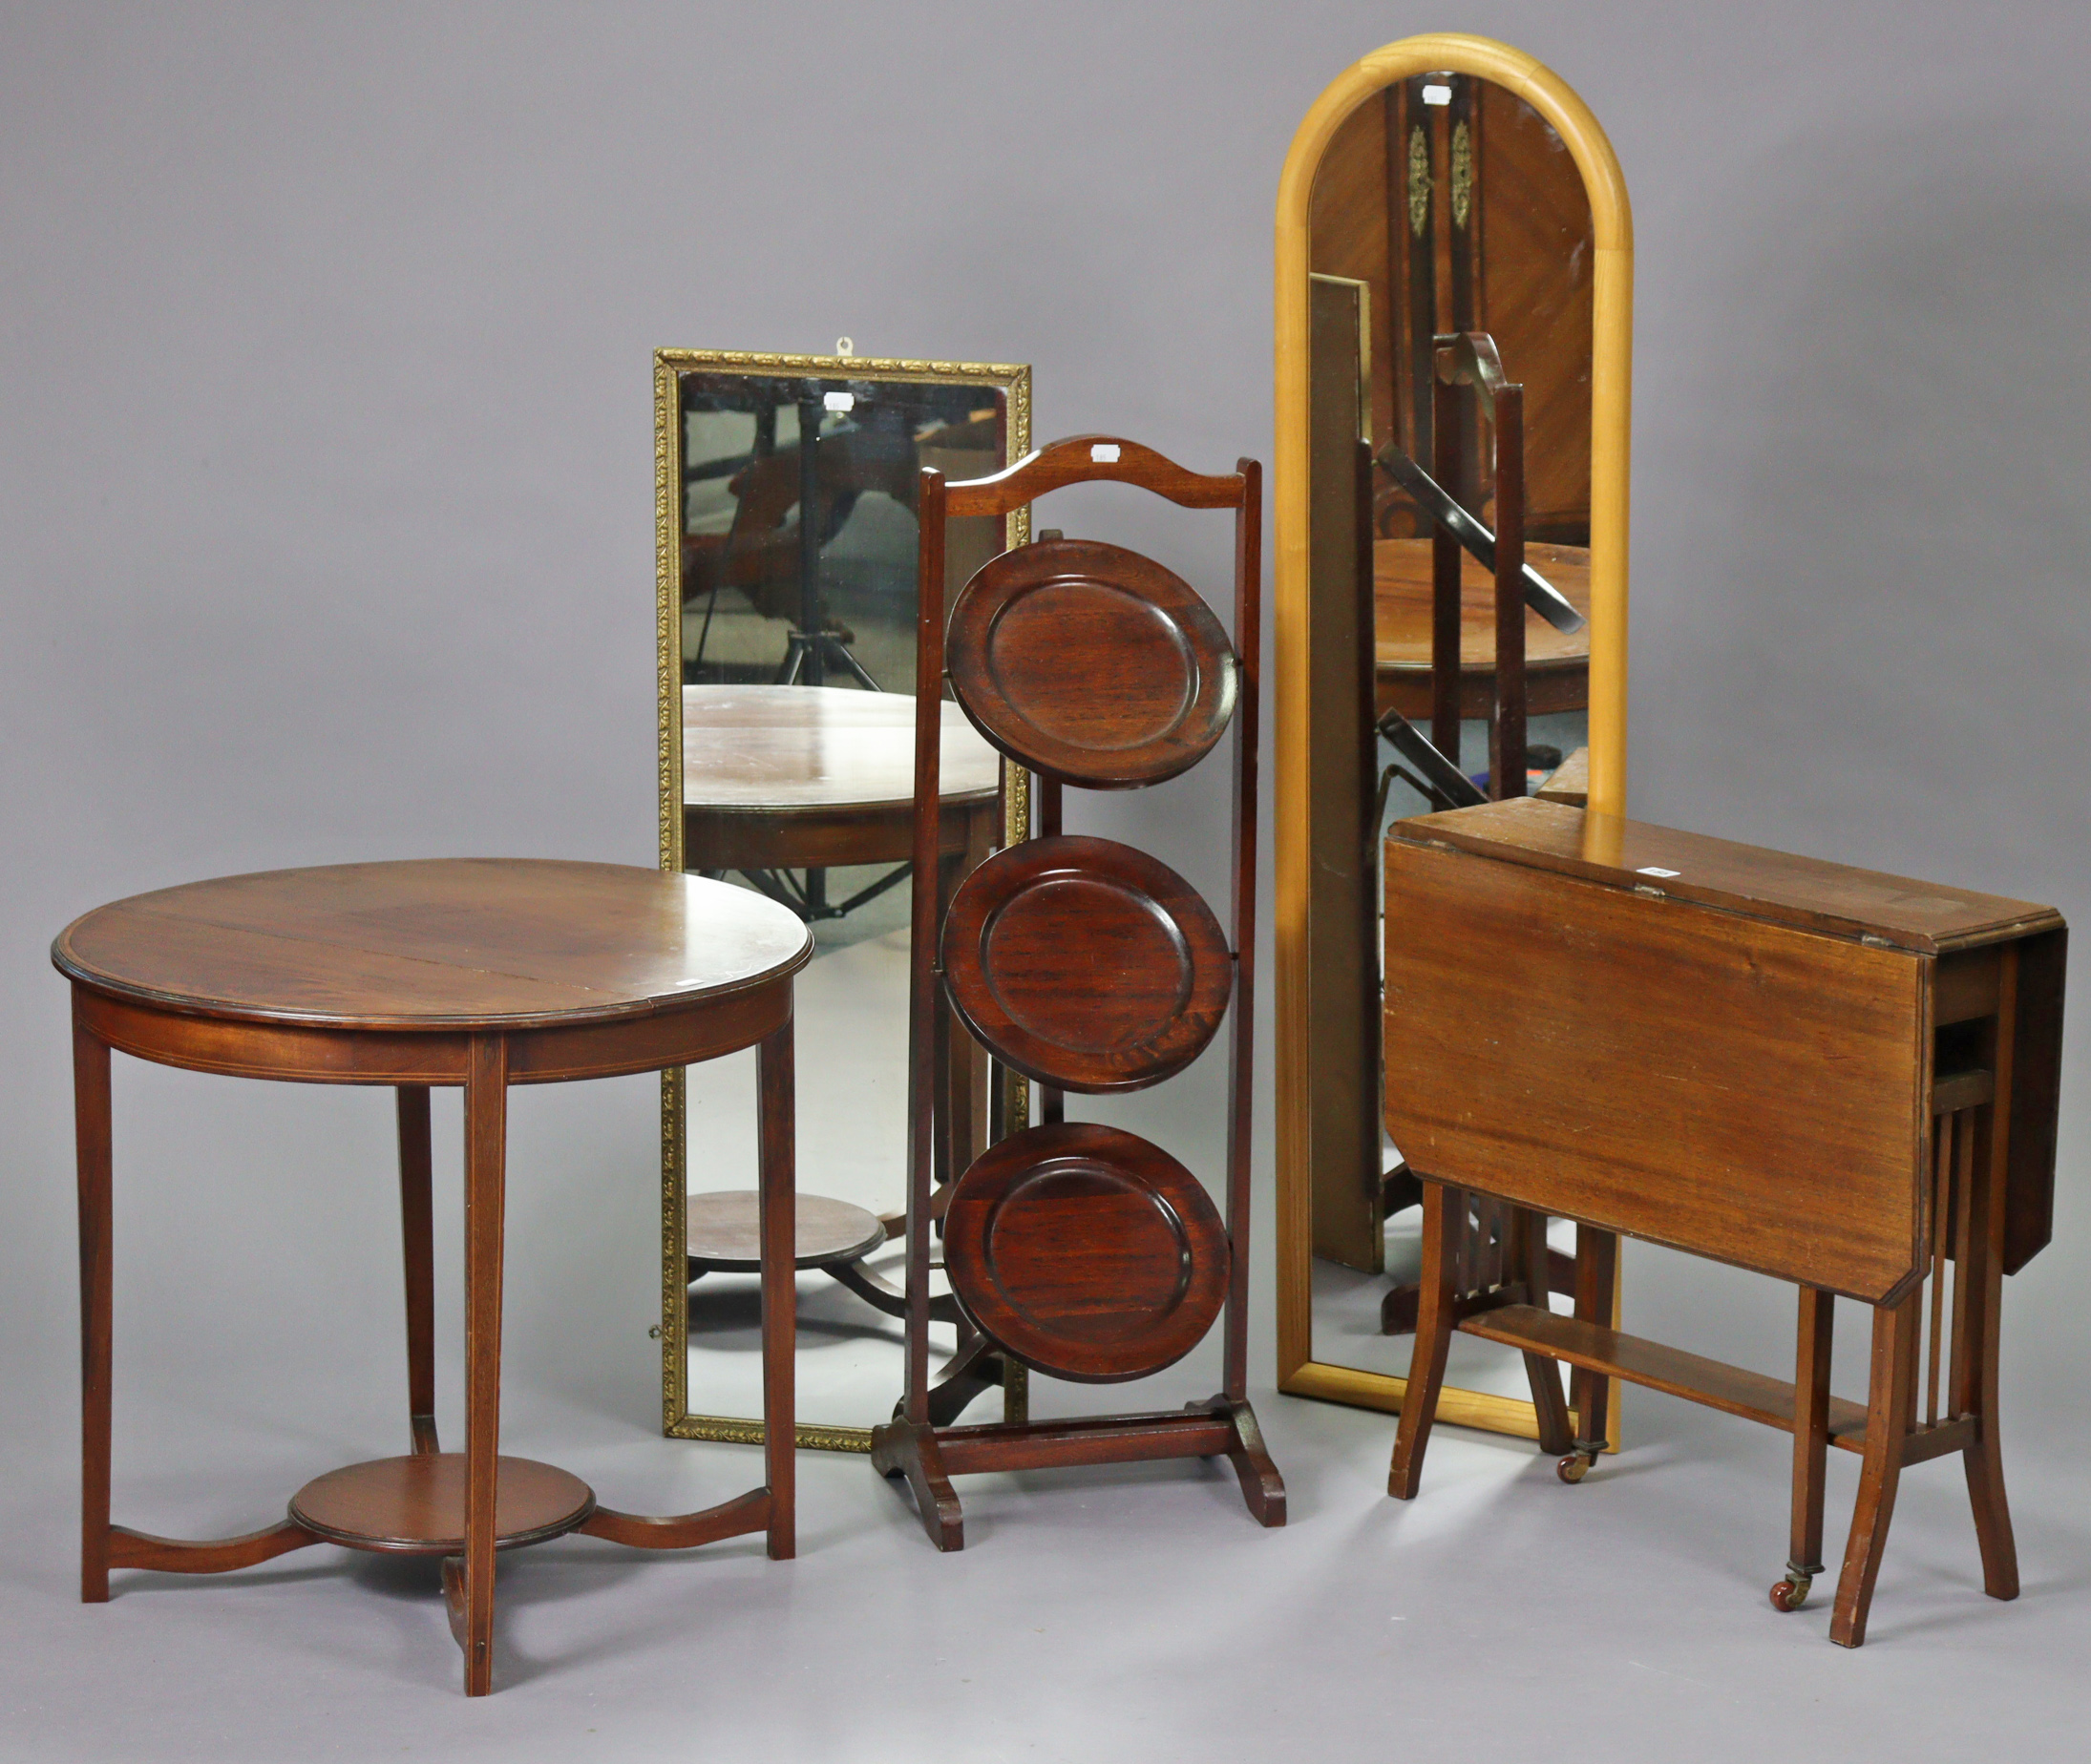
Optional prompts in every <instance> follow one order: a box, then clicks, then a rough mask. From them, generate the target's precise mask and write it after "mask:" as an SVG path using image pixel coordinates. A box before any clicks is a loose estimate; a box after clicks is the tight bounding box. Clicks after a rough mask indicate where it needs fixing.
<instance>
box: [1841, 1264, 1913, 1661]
mask: <svg viewBox="0 0 2091 1764" xmlns="http://www.w3.org/2000/svg"><path fill="white" fill-rule="evenodd" d="M1922 1296H1923V1294H1922V1292H1921V1290H1920V1291H1918V1292H1912V1293H1911V1295H1910V1296H1909V1297H1908V1298H1906V1299H1904V1300H1903V1301H1902V1303H1901V1304H1899V1305H1882V1306H1879V1307H1877V1308H1876V1309H1875V1311H1874V1313H1873V1369H1872V1375H1871V1376H1870V1377H1869V1380H1868V1393H1867V1417H1866V1457H1865V1460H1864V1462H1863V1463H1862V1464H1861V1466H1860V1469H1859V1498H1858V1502H1857V1503H1856V1504H1855V1505H1854V1506H1853V1508H1852V1511H1851V1541H1850V1542H1849V1543H1848V1544H1847V1545H1846V1546H1845V1552H1844V1573H1843V1575H1842V1577H1841V1578H1840V1579H1839V1581H1838V1583H1837V1608H1836V1610H1835V1612H1834V1613H1833V1614H1832V1616H1831V1618H1830V1622H1829V1639H1830V1640H1831V1641H1833V1642H1835V1643H1836V1644H1837V1645H1838V1646H1839V1647H1840V1648H1856V1647H1858V1646H1859V1644H1860V1643H1862V1642H1863V1641H1865V1640H1866V1613H1867V1609H1868V1607H1869V1606H1870V1605H1871V1604H1872V1602H1873V1583H1874V1581H1875V1580H1876V1579H1877V1578H1878V1577H1879V1575H1880V1565H1881V1557H1882V1556H1883V1555H1884V1554H1885V1553H1886V1551H1887V1548H1888V1524H1889V1521H1890V1520H1891V1519H1892V1518H1893V1517H1894V1513H1895V1488H1896V1485H1897V1483H1898V1482H1900V1481H1901V1479H1902V1451H1903V1442H1904V1440H1905V1439H1907V1438H1908V1437H1909V1433H1910V1418H1911V1405H1912V1404H1913V1403H1914V1401H1915V1398H1916V1363H1917V1353H1916V1350H1917V1305H1918V1302H1919V1300H1920V1299H1921V1298H1922Z"/></svg>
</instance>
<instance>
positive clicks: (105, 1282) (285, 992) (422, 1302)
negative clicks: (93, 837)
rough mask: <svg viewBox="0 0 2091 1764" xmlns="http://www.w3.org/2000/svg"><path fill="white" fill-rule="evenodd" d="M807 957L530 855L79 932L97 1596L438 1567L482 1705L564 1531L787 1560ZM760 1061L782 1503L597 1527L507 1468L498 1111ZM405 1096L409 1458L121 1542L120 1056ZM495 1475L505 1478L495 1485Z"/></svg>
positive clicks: (285, 877) (767, 1296) (767, 1393)
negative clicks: (126, 1587) (370, 1563)
mask: <svg viewBox="0 0 2091 1764" xmlns="http://www.w3.org/2000/svg"><path fill="white" fill-rule="evenodd" d="M812 951H813V942H812V939H811V937H810V936H809V935H808V934H807V931H806V928H805V926H804V925H803V924H802V923H801V922H800V921H799V920H798V918H797V917H796V916H794V915H793V914H792V913H790V912H789V911H787V910H786V909H785V908H783V907H780V906H778V905H776V904H775V903H773V902H771V901H768V900H765V899H763V898H762V897H761V896H759V895H756V894H752V893H749V892H748V891H747V890H745V889H738V888H733V887H729V885H727V884H725V883H720V882H708V881H706V880H704V879H703V878H701V877H697V876H685V875H665V874H663V873H661V872H658V871H653V870H637V869H629V868H625V867H623V866H621V865H609V864H573V863H553V862H543V861H532V860H522V859H483V860H482V859H459V860H442V861H433V862H422V863H389V864H345V865H338V866H330V867H328V868H325V869H318V870H283V871H274V872H267V873H264V874H261V875H248V876H230V877H226V878H224V879H222V880H220V881H214V882H199V883H194V884H192V885H190V886H188V887H185V888H171V889H163V890H161V891H160V892H158V893H151V894H139V895H137V896H136V897H134V898H132V899H130V900H123V901H118V902H116V904H115V905H114V906H107V907H102V908H100V909H98V910H97V911H95V912H93V913H90V914H87V915H86V916H85V917H84V918H80V919H76V920H75V921H74V923H73V924H72V925H70V926H68V927H67V928H66V930H65V931H64V932H63V933H62V934H61V935H59V937H58V939H57V941H56V943H54V944H53V947H52V959H53V961H54V962H55V963H56V964H57V967H58V970H59V972H60V973H62V974H64V975H65V976H66V977H67V978H68V979H70V980H71V981H72V982H73V1025H74V1028H73V1062H74V1092H75V1108H76V1129H77V1137H78V1152H79V1189H80V1194H79V1204H80V1319H81V1334H82V1359H81V1364H82V1377H83V1384H84V1389H83V1393H82V1402H81V1410H82V1454H81V1481H82V1498H81V1506H82V1514H81V1561H80V1596H81V1597H82V1598H83V1599H84V1600H87V1601H89V1602H98V1601H100V1600H104V1599H107V1598H108V1596H109V1570H110V1569H111V1568H158V1569H162V1570H167V1571H172V1572H175V1573H188V1574H214V1573H219V1572H222V1571H223V1570H225V1569H228V1568H239V1567H245V1566H247V1565H250V1564H253V1563H257V1562H264V1561H266V1560H268V1558H270V1557H271V1556H277V1555H281V1554H282V1553H283V1552H284V1551H285V1550H291V1549H300V1548H303V1547H304V1546H305V1545H306V1544H317V1543H321V1542H328V1543H335V1544H347V1545H348V1546H349V1547H350V1548H352V1549H367V1550H378V1551H387V1552H393V1553H404V1554H419V1555H437V1556H441V1557H442V1558H443V1559H444V1560H443V1584H444V1592H445V1594H446V1597H447V1600H448V1603H449V1605H450V1611H451V1628H452V1629H453V1631H454V1633H455V1635H456V1636H457V1640H458V1645H459V1646H460V1647H461V1648H462V1649H464V1654H465V1690H466V1692H467V1693H468V1694H470V1695H475V1696H476V1695H483V1694H484V1693H485V1692H486V1691H489V1690H490V1689H491V1688H492V1683H493V1636H494V1554H495V1551H496V1549H499V1548H509V1547H514V1546H517V1545H520V1544H535V1543H539V1542H541V1541H543V1540H544V1539H547V1538H553V1537H558V1536H560V1534H562V1533H564V1532H568V1531H581V1532H585V1533H587V1534H588V1535H589V1536H591V1537H599V1538H607V1539H609V1540H610V1541H611V1542H613V1543H618V1544H631V1545H634V1546H636V1547H639V1548H643V1549H681V1548H685V1547H686V1546H688V1545H691V1544H707V1543H710V1542H712V1541H713V1540H715V1539H718V1538H725V1537H733V1536H737V1535H739V1534H741V1533H743V1532H750V1531H764V1532H767V1534H768V1540H769V1549H770V1554H771V1556H772V1557H774V1558H777V1559H779V1560H782V1559H784V1558H787V1557H789V1556H791V1555H792V1550H793V1525H792V1493H793V1487H792V1345H793V1327H792V1323H793V1319H792V1234H793V1218H792V1214H793V1201H792V977H793V976H794V975H795V974H796V973H797V972H798V970H799V969H800V968H802V967H804V966H805V964H806V961H807V959H808V957H809V956H811V954H812ZM750 1046H752V1047H755V1048H757V1049H758V1050H759V1052H758V1060H759V1089H760V1095H761V1103H760V1107H761V1147H762V1149H761V1172H760V1177H759V1181H760V1185H761V1194H762V1203H761V1225H760V1236H761V1246H760V1250H761V1252H760V1256H759V1260H760V1262H761V1267H762V1281H763V1296H762V1318H763V1406H764V1418H765V1420H766V1422H767V1423H768V1427H767V1433H768V1439H769V1441H770V1443H769V1445H768V1446H767V1447H766V1459H765V1482H764V1485H763V1486H762V1487H760V1488H755V1489H750V1491H749V1492H748V1493H746V1494H744V1495H741V1496H739V1497H738V1498H736V1499H734V1500H731V1501H728V1502H724V1503H722V1504H720V1505H718V1506H714V1507H708V1508H706V1509H704V1510H703V1511H701V1512H695V1513H686V1514H683V1515H680V1516H678V1517H673V1518H644V1517H641V1516H639V1515H637V1514H631V1513H621V1512H617V1511H615V1510H614V1509H612V1508H609V1507H605V1506H601V1505H598V1504H597V1502H596V1499H595V1496H594V1494H593V1492H592V1491H591V1490H590V1489H589V1488H588V1486H587V1485H586V1484H585V1483H583V1482H581V1481H579V1480H578V1479H576V1478H574V1477H572V1476H569V1475H568V1474H567V1473H566V1472H564V1471H563V1470H558V1469H555V1468H553V1467H552V1466H551V1465H549V1464H539V1463H534V1462H531V1461H529V1460H523V1459H514V1458H500V1457H498V1456H497V1452H498V1441H499V1432H500V1357H501V1241H502V1229H501V1225H502V1208H503V1195H504V1188H505V1178H504V1167H503V1166H504V1156H505V1143H506V1134H507V1119H508V1086H509V1085H511V1084H542V1083H558V1082H563V1081H565V1080H569V1079H581V1078H608V1077H613V1076H616V1075H620V1074H623V1073H630V1072H648V1071H655V1070H658V1069H660V1068H662V1067H665V1066H677V1065H688V1064H694V1063H695V1062H697V1061H704V1060H711V1059H715V1058H717V1057H718V1056H720V1055H722V1054H729V1053H733V1052H736V1051H738V1050H739V1049H742V1048H746V1047H750ZM113 1047H114V1048H120V1049H121V1050H122V1051H123V1052H125V1053H127V1054H133V1055H136V1056H137V1058H139V1059H141V1060H150V1061H157V1062H158V1063H159V1064H162V1065H173V1066H184V1067H189V1068H192V1069H194V1070H197V1071H201V1072H218V1073H225V1074H229V1075H232V1076H235V1077H244V1078H267V1079H288V1080H302V1081H305V1082H312V1083H328V1084H390V1085H393V1086H396V1088H397V1091H398V1117H399V1166H400V1199H401V1212H402V1217H403V1221H404V1236H405V1250H406V1270H407V1360H408V1367H407V1385H408V1398H409V1410H410V1433H411V1438H412V1453H411V1454H410V1455H409V1456H406V1457H403V1458H384V1459H379V1460H375V1461H374V1462H370V1463H363V1464H352V1465H349V1466H348V1467H347V1468H344V1469H339V1470H334V1471H331V1472H329V1473H328V1474H327V1475H325V1476H322V1477H319V1478H318V1479H317V1480H315V1481H311V1482H308V1483H307V1484H306V1486H305V1487H304V1488H302V1489H300V1490H299V1491H298V1493H297V1494H296V1495H295V1496H293V1497H292V1499H291V1502H290V1508H289V1514H288V1517H287V1518H285V1520H284V1521H283V1522H282V1523H279V1524H275V1525H272V1526H269V1527H267V1528H266V1529H264V1530H261V1531H256V1532H252V1533H249V1534H248V1535H247V1536H244V1537H238V1538H224V1539H218V1540H214V1541H210V1542H188V1541H184V1540H180V1539H173V1538H158V1537H149V1536H147V1535H145V1534H144V1533H142V1532H137V1531H133V1530H130V1529H128V1528H127V1527H125V1526H121V1525H113V1524H111V1523H110V1522H109V1435H110V1312H111V1250H110V1199H111V1157H110V1132H109V1111H110V1061H109V1050H110V1049H111V1048H113ZM433 1084H460V1085H462V1086H463V1087H464V1092H465V1311H466V1330H465V1436H466V1440H465V1450H464V1451H463V1452H462V1453H456V1452H442V1451H440V1450H439V1449H438V1447H437V1444H436V1435H435V1416H434V1409H435V1370H434V1299H433V1287H434V1264H433V1249H432V1244H431V1236H432V1223H431V1203H430V1192H429V1187H430V1148H429V1087H430V1086H431V1085H433ZM496 1465H497V1466H498V1468H496Z"/></svg>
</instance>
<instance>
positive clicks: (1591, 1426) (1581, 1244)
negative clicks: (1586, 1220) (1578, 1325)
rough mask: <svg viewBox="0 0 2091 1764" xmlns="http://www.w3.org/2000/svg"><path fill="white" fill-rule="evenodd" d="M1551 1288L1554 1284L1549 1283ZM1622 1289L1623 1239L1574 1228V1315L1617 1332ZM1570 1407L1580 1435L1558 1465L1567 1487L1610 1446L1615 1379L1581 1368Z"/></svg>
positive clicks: (1572, 1380) (1571, 1380) (1592, 1228)
mask: <svg viewBox="0 0 2091 1764" xmlns="http://www.w3.org/2000/svg"><path fill="white" fill-rule="evenodd" d="M1550 1284H1551V1282H1550ZM1618 1286H1619V1238H1618V1233H1617V1232H1616V1231H1600V1230H1599V1229H1597V1228H1596V1227H1595V1226H1594V1225H1580V1224H1579V1225H1577V1226H1576V1228H1575V1273H1574V1292H1575V1314H1576V1316H1577V1317H1578V1318H1580V1319H1581V1320H1582V1321H1583V1322H1585V1323H1595V1324H1598V1325H1600V1326H1601V1327H1603V1328H1606V1329H1609V1328H1611V1327H1612V1308H1613V1302H1614V1299H1615V1297H1616V1294H1617V1292H1618ZM1569 1406H1570V1407H1571V1408H1572V1409H1574V1412H1575V1426H1576V1436H1575V1440H1574V1444H1573V1446H1572V1447H1571V1448H1570V1450H1569V1453H1568V1455H1567V1456H1566V1457H1565V1458H1563V1459H1562V1460H1561V1461H1560V1462H1559V1463H1557V1464H1555V1465H1554V1467H1553V1469H1554V1474H1555V1475H1556V1476H1558V1477H1559V1478H1560V1479H1561V1480H1562V1481H1564V1482H1580V1481H1582V1480H1583V1477H1584V1475H1585V1473H1587V1472H1588V1471H1590V1470H1592V1469H1594V1468H1595V1465H1596V1462H1597V1459H1598V1457H1599V1455H1600V1454H1602V1453H1603V1452H1604V1451H1605V1450H1606V1449H1607V1448H1608V1447H1609V1446H1610V1444H1611V1442H1612V1441H1611V1438H1610V1432H1609V1430H1610V1428H1611V1426H1612V1380H1611V1379H1610V1378H1608V1377H1606V1376H1604V1375H1603V1374H1602V1373H1597V1372H1590V1371H1588V1370H1586V1369H1585V1368H1583V1367H1581V1366H1578V1367H1576V1368H1575V1370H1574V1373H1573V1374H1571V1375H1570V1377H1569Z"/></svg>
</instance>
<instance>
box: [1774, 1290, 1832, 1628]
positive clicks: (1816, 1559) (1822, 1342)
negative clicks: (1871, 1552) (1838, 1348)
mask: <svg viewBox="0 0 2091 1764" xmlns="http://www.w3.org/2000/svg"><path fill="white" fill-rule="evenodd" d="M1836 1315H1837V1301H1836V1300H1835V1298H1833V1297H1832V1296H1831V1295H1830V1294H1829V1293H1827V1292H1823V1291H1822V1290H1821V1289H1820V1288H1819V1287H1806V1286H1805V1287H1803V1288H1802V1289H1801V1318H1800V1323H1799V1326H1798V1328H1797V1330H1796V1332H1795V1336H1794V1350H1793V1529H1792V1535H1791V1538H1790V1540H1789V1542H1788V1546H1787V1547H1788V1554H1787V1557H1786V1572H1785V1578H1784V1579H1783V1580H1781V1581H1779V1582H1777V1583H1776V1584H1774V1586H1772V1589H1771V1602H1772V1607H1773V1608H1774V1609H1776V1610H1782V1611H1797V1610H1799V1609H1800V1608H1801V1607H1802V1606H1803V1605H1805V1604H1806V1603H1807V1595H1808V1588H1809V1587H1810V1586H1813V1585H1814V1583H1815V1577H1816V1576H1817V1575H1818V1574H1820V1573H1821V1572H1822V1571H1823V1487H1824V1483H1825V1481H1826V1480H1827V1471H1828V1461H1829V1346H1830V1340H1831V1336H1832V1332H1833V1329H1834V1326H1835V1319H1836Z"/></svg>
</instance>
